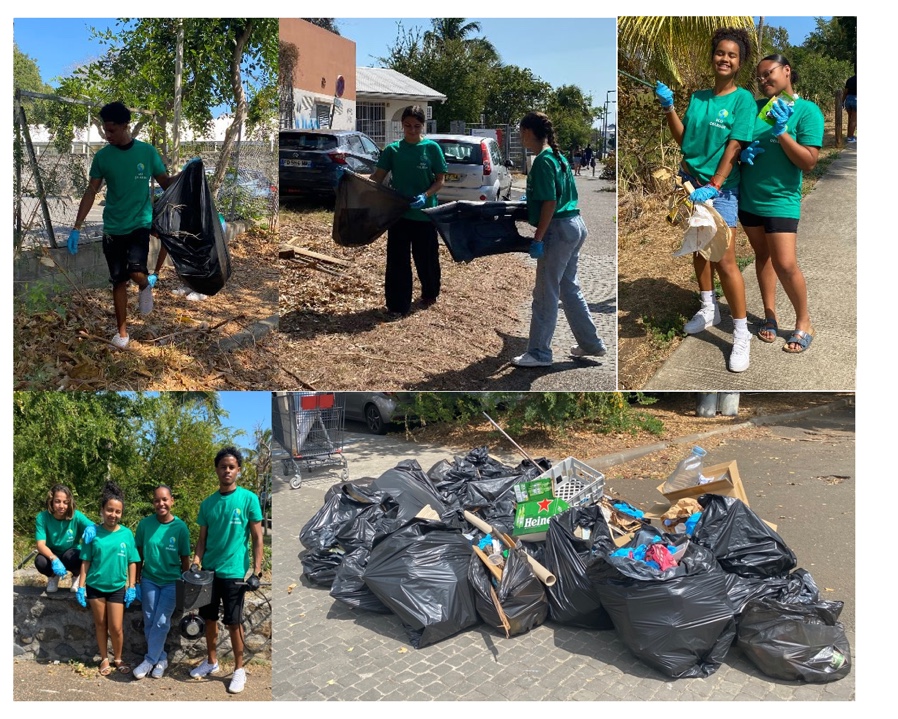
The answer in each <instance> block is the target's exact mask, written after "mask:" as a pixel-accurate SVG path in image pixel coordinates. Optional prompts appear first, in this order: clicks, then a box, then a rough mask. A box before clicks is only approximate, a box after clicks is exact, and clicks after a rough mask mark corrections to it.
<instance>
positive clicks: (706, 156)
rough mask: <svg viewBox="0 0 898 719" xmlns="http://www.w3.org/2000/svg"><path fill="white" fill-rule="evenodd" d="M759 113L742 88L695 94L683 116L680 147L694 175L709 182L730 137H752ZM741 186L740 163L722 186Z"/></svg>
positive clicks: (724, 187)
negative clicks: (716, 93) (755, 120)
mask: <svg viewBox="0 0 898 719" xmlns="http://www.w3.org/2000/svg"><path fill="white" fill-rule="evenodd" d="M757 114H758V111H757V110H756V109H755V100H754V98H753V97H752V95H751V93H750V92H749V91H748V90H746V89H744V88H741V87H737V88H736V89H735V90H734V91H733V92H731V93H728V94H726V95H715V94H714V91H713V90H699V91H698V92H695V93H693V94H692V97H691V98H690V100H689V107H688V108H686V114H685V115H683V142H682V144H681V145H680V149H681V150H682V152H683V161H684V162H685V163H686V165H687V166H688V167H689V168H690V169H691V170H692V173H690V174H692V175H694V176H695V178H696V179H697V180H698V181H699V182H700V183H701V184H702V185H705V184H707V183H708V181H709V180H710V179H711V176H712V175H713V174H714V173H715V172H717V166H718V165H719V164H720V160H721V158H722V157H723V151H724V150H725V149H726V146H727V144H729V141H730V140H739V141H740V142H748V141H749V140H751V132H752V126H753V124H754V117H755V115H757ZM738 186H739V165H738V163H737V164H736V167H734V168H733V170H732V171H731V172H730V174H729V176H727V179H726V181H725V182H724V183H723V185H722V186H721V187H722V188H723V189H725V190H732V189H733V188H735V187H738Z"/></svg>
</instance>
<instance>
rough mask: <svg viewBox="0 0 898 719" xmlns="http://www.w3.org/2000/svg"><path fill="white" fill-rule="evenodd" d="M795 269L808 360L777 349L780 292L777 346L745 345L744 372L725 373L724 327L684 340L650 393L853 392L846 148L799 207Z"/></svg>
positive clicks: (852, 183) (853, 208)
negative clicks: (808, 325) (807, 332)
mask: <svg viewBox="0 0 898 719" xmlns="http://www.w3.org/2000/svg"><path fill="white" fill-rule="evenodd" d="M798 263H799V265H800V267H801V269H802V271H803V272H804V275H805V280H806V281H807V285H808V305H809V309H810V313H811V321H812V322H813V323H814V328H815V330H816V336H815V338H814V342H813V343H812V344H811V347H810V349H809V351H808V353H807V354H801V355H787V354H786V353H785V352H783V351H782V347H783V342H784V340H785V338H786V337H787V335H788V332H790V331H791V330H792V329H793V328H794V326H793V324H792V323H794V321H795V313H794V311H793V309H792V305H791V304H790V303H789V300H788V298H787V297H786V295H785V292H783V289H782V287H781V286H780V287H778V291H777V305H776V312H777V317H778V318H779V325H780V332H779V334H780V339H779V340H777V341H776V342H773V343H771V344H765V343H764V342H761V341H760V340H758V339H757V338H756V337H753V338H752V342H751V366H750V367H749V368H748V370H746V371H745V372H742V373H739V374H735V373H733V372H729V371H728V370H727V368H726V363H727V359H728V358H729V353H730V349H731V347H732V341H733V337H732V333H733V322H732V319H731V318H730V315H729V310H728V308H726V301H725V299H724V300H723V301H722V303H721V308H722V309H723V310H724V312H723V314H724V317H723V321H722V322H721V323H720V324H719V325H718V326H717V327H713V328H711V329H710V330H708V331H706V332H702V333H701V334H699V335H695V336H693V337H687V338H686V339H685V340H684V341H683V342H682V343H681V344H680V346H679V347H678V348H677V350H676V352H674V354H673V355H672V356H671V357H670V359H668V361H667V362H665V363H664V365H663V366H662V367H661V369H660V370H659V371H658V372H657V373H656V374H655V376H654V377H652V379H650V380H649V381H648V383H647V384H646V386H645V389H653V390H664V389H667V390H681V389H693V390H705V391H708V390H718V389H719V390H731V391H742V390H787V389H791V390H817V391H830V390H831V391H838V390H849V391H850V390H853V389H854V388H855V368H856V366H857V149H856V146H854V145H849V146H848V147H847V149H846V150H845V151H844V152H842V154H841V156H840V157H839V159H838V160H836V161H835V162H833V164H832V165H830V167H829V168H828V170H827V173H826V175H825V176H824V177H823V178H821V179H820V180H819V181H818V183H817V185H816V186H815V187H814V189H813V191H812V192H811V193H810V194H809V195H808V196H807V197H806V198H805V199H804V200H803V201H802V206H801V223H800V224H799V227H798ZM743 276H744V277H745V295H746V301H747V303H748V304H747V306H748V318H749V326H750V327H749V328H750V329H751V330H752V331H756V330H757V326H755V325H752V322H753V320H754V319H758V318H759V319H760V320H763V313H764V305H763V303H762V302H761V293H760V290H759V289H758V282H757V279H756V277H755V266H754V264H751V265H749V266H748V267H746V268H745V270H744V271H743Z"/></svg>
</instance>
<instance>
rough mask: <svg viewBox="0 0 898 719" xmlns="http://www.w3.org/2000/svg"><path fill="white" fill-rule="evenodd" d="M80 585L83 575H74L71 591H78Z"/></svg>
mask: <svg viewBox="0 0 898 719" xmlns="http://www.w3.org/2000/svg"><path fill="white" fill-rule="evenodd" d="M80 586H81V576H80V575H77V576H73V577H72V589H71V591H73V592H77V591H78V587H80Z"/></svg>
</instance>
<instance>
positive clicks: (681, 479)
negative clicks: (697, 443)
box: [661, 447, 707, 494]
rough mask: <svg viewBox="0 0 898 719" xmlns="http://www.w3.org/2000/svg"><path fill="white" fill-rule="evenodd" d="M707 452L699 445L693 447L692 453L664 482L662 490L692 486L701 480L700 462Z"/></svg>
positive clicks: (671, 490) (668, 490)
mask: <svg viewBox="0 0 898 719" xmlns="http://www.w3.org/2000/svg"><path fill="white" fill-rule="evenodd" d="M706 454H707V452H706V451H705V450H703V449H702V448H701V447H693V448H692V454H690V455H689V456H688V457H686V459H684V460H683V461H681V462H680V463H679V464H678V465H677V468H676V469H675V470H674V471H673V473H672V474H671V475H670V476H669V477H668V478H667V481H666V482H665V483H664V487H663V488H662V490H661V491H662V492H663V493H664V494H667V493H668V492H674V491H676V490H678V489H686V488H687V487H694V486H696V485H697V484H699V483H700V482H701V480H702V464H703V462H704V456H705V455H706Z"/></svg>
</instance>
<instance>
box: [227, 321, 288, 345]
mask: <svg viewBox="0 0 898 719" xmlns="http://www.w3.org/2000/svg"><path fill="white" fill-rule="evenodd" d="M279 321H280V315H271V316H270V317H266V318H265V319H264V320H259V321H258V322H253V323H252V324H251V325H250V326H249V327H247V328H246V329H245V330H243V331H242V332H238V333H237V334H235V335H231V336H230V337H226V338H224V339H222V340H219V341H218V347H219V349H221V350H222V351H224V352H231V351H232V350H236V349H240V348H241V347H246V346H248V345H251V344H254V343H255V342H258V341H259V340H260V339H262V338H263V337H264V336H265V335H267V334H268V333H269V332H273V331H275V330H277V328H278V322H279Z"/></svg>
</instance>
